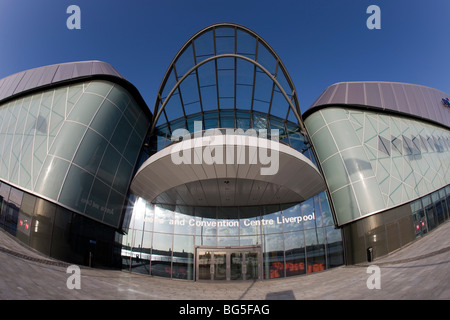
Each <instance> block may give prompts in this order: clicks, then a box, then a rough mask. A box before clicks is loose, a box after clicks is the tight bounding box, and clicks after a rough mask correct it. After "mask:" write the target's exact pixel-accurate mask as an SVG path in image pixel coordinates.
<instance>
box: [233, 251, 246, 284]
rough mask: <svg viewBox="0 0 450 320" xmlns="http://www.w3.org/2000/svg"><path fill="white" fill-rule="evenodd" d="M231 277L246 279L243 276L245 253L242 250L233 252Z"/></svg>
mask: <svg viewBox="0 0 450 320" xmlns="http://www.w3.org/2000/svg"><path fill="white" fill-rule="evenodd" d="M230 262H231V267H230V272H231V275H230V278H231V280H244V278H243V272H244V270H243V265H242V264H243V253H242V252H233V253H231V255H230Z"/></svg>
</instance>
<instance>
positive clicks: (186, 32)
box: [0, 0, 450, 112]
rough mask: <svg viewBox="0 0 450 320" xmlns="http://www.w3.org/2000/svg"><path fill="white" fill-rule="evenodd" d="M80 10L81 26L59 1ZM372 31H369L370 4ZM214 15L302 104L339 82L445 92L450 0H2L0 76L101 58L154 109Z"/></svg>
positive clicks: (449, 80) (449, 86)
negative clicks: (267, 52)
mask: <svg viewBox="0 0 450 320" xmlns="http://www.w3.org/2000/svg"><path fill="white" fill-rule="evenodd" d="M71 4H75V5H78V6H79V7H80V8H81V30H69V29H67V27H66V20H67V18H68V17H69V14H67V13H66V9H67V7H68V6H69V5H71ZM371 4H375V5H378V6H379V7H380V9H381V30H369V29H368V28H367V27H366V20H367V18H368V17H369V14H367V13H366V9H367V7H368V6H369V5H371ZM218 22H234V23H238V24H241V25H244V26H246V27H248V28H250V29H252V30H253V31H255V32H256V33H258V34H259V35H260V36H261V37H262V38H264V39H265V40H266V41H267V42H268V43H269V44H270V45H271V46H272V48H273V49H274V50H275V51H276V52H277V53H278V55H279V56H280V57H281V59H282V60H283V62H284V64H285V66H286V68H287V69H288V72H289V73H290V75H291V77H292V79H293V81H294V84H295V86H296V89H297V91H298V92H299V98H300V104H301V108H302V112H304V111H305V110H306V109H307V108H308V107H309V106H310V105H311V104H312V103H313V102H314V100H315V99H316V98H317V97H318V96H319V95H320V93H321V92H322V91H323V90H324V89H325V88H326V87H328V86H329V85H331V84H333V83H336V82H340V81H364V80H379V81H399V82H408V83H415V84H422V85H425V86H430V87H433V88H436V89H439V90H442V91H444V92H447V93H449V94H450V58H449V57H450V0H428V1H425V0H420V1H419V0H339V1H337V0H316V1H310V0H308V1H307V0H290V1H288V0H277V1H266V0H238V1H235V0H227V1H224V0H221V1H218V0H164V1H163V0H152V1H149V0H147V1H144V0H128V1H125V0H120V1H119V0H108V1H106V0H90V1H86V0H70V1H65V0H52V1H50V0H1V1H0V45H1V47H0V48H1V50H0V78H3V77H6V76H8V75H10V74H13V73H16V72H19V71H23V70H26V69H31V68H35V67H40V66H43V65H49V64H55V63H61V62H69V61H80V60H90V59H95V60H102V61H105V62H108V63H110V64H112V65H113V66H114V67H115V68H116V69H117V70H118V71H119V72H120V73H121V74H122V75H124V76H125V77H126V78H127V79H128V80H129V81H130V82H131V83H133V84H134V85H135V86H136V87H137V88H138V90H139V91H140V92H141V94H142V96H143V97H144V99H145V100H146V101H147V104H148V105H149V107H150V109H151V110H153V106H154V101H155V96H156V93H157V90H158V88H159V85H160V82H161V80H162V78H163V76H164V73H165V72H166V69H167V67H168V66H169V64H170V62H171V61H172V58H173V57H174V55H175V54H176V53H177V51H178V49H179V48H180V47H181V46H182V45H183V44H184V42H186V41H187V40H188V39H189V38H190V37H191V36H192V35H193V34H194V33H196V32H197V31H199V30H200V29H202V28H204V27H207V26H209V25H211V24H214V23H218Z"/></svg>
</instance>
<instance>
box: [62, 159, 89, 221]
mask: <svg viewBox="0 0 450 320" xmlns="http://www.w3.org/2000/svg"><path fill="white" fill-rule="evenodd" d="M93 179H94V177H93V176H92V175H90V174H89V173H87V172H86V171H84V170H82V169H80V168H78V167H77V166H74V165H72V166H71V167H70V169H69V173H68V174H67V177H66V179H65V181H64V185H63V187H62V190H61V195H60V196H59V201H60V202H61V203H62V204H64V205H66V206H69V207H70V208H74V209H75V210H78V211H81V212H84V207H85V205H86V203H87V201H88V194H89V191H90V189H91V184H92V180H93Z"/></svg>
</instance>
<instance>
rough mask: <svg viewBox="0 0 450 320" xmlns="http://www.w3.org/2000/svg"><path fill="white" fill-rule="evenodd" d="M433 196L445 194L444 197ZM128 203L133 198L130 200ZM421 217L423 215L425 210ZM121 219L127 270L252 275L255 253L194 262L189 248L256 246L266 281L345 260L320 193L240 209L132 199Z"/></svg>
mask: <svg viewBox="0 0 450 320" xmlns="http://www.w3.org/2000/svg"><path fill="white" fill-rule="evenodd" d="M439 196H440V197H439V199H441V198H445V194H444V195H442V196H441V195H439ZM439 199H438V200H436V201H434V202H432V201H431V197H429V199H428V204H429V206H431V208H433V209H434V208H435V207H436V206H435V205H434V206H433V203H435V202H438V201H440V200H439ZM130 201H131V202H133V201H134V200H133V198H132V197H131V200H130ZM440 203H442V201H441V202H440ZM442 206H443V205H442ZM129 212H131V211H129ZM423 212H424V211H423ZM423 217H424V219H426V214H425V212H424V213H423ZM125 221H129V225H130V228H129V229H128V235H125V236H124V238H123V239H124V240H123V241H124V243H123V251H122V253H123V254H122V256H123V259H124V262H123V263H124V268H127V269H129V268H130V263H131V267H132V271H133V272H140V273H150V274H152V275H159V276H163V277H171V278H179V279H187V280H191V279H194V270H195V268H198V272H199V275H198V277H197V278H198V279H204V278H208V279H215V278H217V279H224V277H225V279H226V278H227V277H228V279H229V278H230V277H231V278H235V279H241V278H242V279H243V280H246V279H247V280H248V279H253V278H254V277H257V268H258V264H257V257H256V256H252V254H251V252H250V253H245V254H244V253H243V252H244V251H239V252H240V253H239V254H235V255H232V256H231V255H230V254H231V253H230V252H228V253H227V254H228V256H225V257H224V256H221V255H220V254H219V255H218V256H217V259H216V260H214V261H213V260H212V259H213V257H212V256H208V255H207V254H206V255H203V254H202V255H200V256H199V257H198V259H199V261H195V259H194V252H195V247H196V246H204V247H220V248H224V247H230V248H233V247H236V248H239V247H242V246H261V247H262V252H261V253H262V259H261V261H262V263H263V266H262V270H263V274H262V277H263V278H266V279H271V278H280V277H289V276H294V275H301V274H305V273H310V272H316V271H320V270H324V269H325V268H333V267H336V266H339V265H342V264H343V263H344V260H343V245H342V239H341V231H340V229H335V228H334V223H333V218H332V216H331V213H330V207H329V205H328V200H327V197H326V193H325V192H322V193H320V194H319V195H316V196H315V197H313V198H311V199H308V200H307V201H304V202H302V203H297V204H295V203H294V204H285V205H281V206H280V205H271V206H248V207H239V208H236V207H226V208H225V207H222V208H219V207H188V206H167V205H166V206H163V205H152V204H150V203H147V202H146V201H144V200H142V199H137V200H136V202H135V203H134V209H133V213H132V217H131V218H127V217H125ZM269 221H270V223H269ZM320 226H324V227H320ZM327 226H328V227H327ZM151 231H154V232H151ZM162 231H164V232H162ZM131 234H132V235H133V237H131V236H130V235H131ZM172 241H173V244H172ZM130 249H131V250H130ZM220 250H223V249H219V251H220ZM150 253H151V256H150ZM238 258H239V259H241V260H242V263H241V265H239V264H238V262H237V259H238ZM130 259H131V260H130ZM208 259H210V260H208ZM224 259H225V260H224ZM227 259H228V260H227ZM230 259H231V260H230ZM149 260H151V264H150V266H149V263H148V261H149ZM207 261H210V262H207ZM227 261H228V262H227ZM208 263H210V264H209V265H207V264H208ZM211 263H212V267H211ZM227 263H228V271H227V270H226V268H227V265H226V264H227ZM197 264H198V265H197ZM224 264H225V265H224ZM234 264H236V265H234ZM210 267H211V268H212V269H209V268H210ZM149 268H151V270H150V271H149ZM230 268H232V270H231V269H230ZM238 270H241V271H240V272H241V273H242V275H239V272H238ZM255 270H256V271H255ZM211 272H212V273H211ZM227 272H228V275H227ZM230 273H231V275H230Z"/></svg>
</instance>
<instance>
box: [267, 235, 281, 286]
mask: <svg viewBox="0 0 450 320" xmlns="http://www.w3.org/2000/svg"><path fill="white" fill-rule="evenodd" d="M264 274H265V278H266V279H273V278H280V277H284V244H283V234H271V235H265V236H264Z"/></svg>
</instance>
